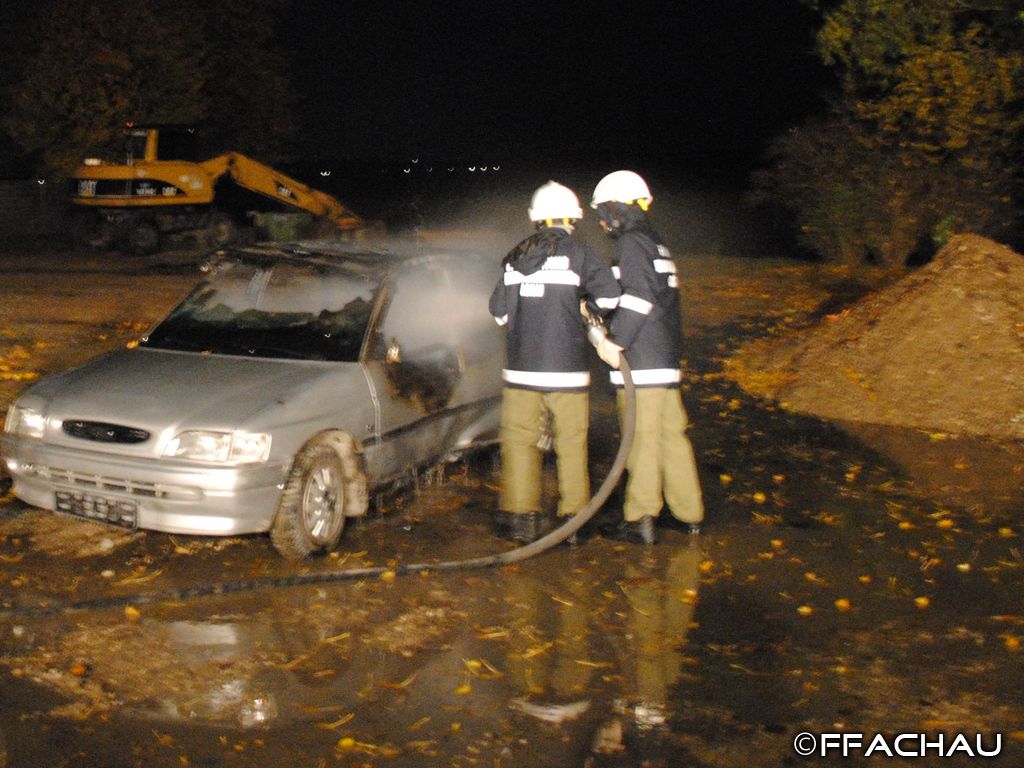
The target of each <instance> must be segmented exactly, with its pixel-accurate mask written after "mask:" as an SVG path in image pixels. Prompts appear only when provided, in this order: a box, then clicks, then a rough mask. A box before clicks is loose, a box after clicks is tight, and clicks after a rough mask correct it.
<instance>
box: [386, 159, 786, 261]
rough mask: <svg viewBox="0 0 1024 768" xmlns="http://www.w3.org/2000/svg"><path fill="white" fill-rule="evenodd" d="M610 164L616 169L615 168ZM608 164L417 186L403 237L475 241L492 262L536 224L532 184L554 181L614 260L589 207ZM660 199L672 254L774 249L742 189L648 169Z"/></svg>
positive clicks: (659, 216) (590, 236)
mask: <svg viewBox="0 0 1024 768" xmlns="http://www.w3.org/2000/svg"><path fill="white" fill-rule="evenodd" d="M610 170H616V169H614V168H609V169H608V171H610ZM606 172H607V171H604V170H601V171H597V172H586V171H579V170H563V171H561V172H559V171H552V172H542V171H539V172H519V173H516V174H513V173H500V174H493V175H491V176H490V177H488V178H486V179H480V178H478V179H473V180H471V181H465V180H464V181H463V183H462V184H460V185H449V186H447V187H439V188H437V189H435V190H431V189H429V188H423V189H420V190H418V191H417V192H416V193H415V197H416V206H415V207H416V208H417V214H418V216H417V218H418V220H417V221H416V223H415V226H411V227H410V226H405V227H403V228H402V230H401V234H402V235H403V236H408V237H415V238H417V239H420V240H427V241H428V242H433V243H442V244H449V245H454V244H456V243H458V242H462V243H463V244H471V245H472V247H474V248H476V249H477V250H479V251H481V253H485V254H489V255H491V256H493V259H494V263H495V265H497V263H498V262H499V261H500V260H501V258H502V257H503V256H504V255H505V254H506V253H507V252H508V251H509V250H510V249H511V248H512V247H513V246H514V245H515V244H516V243H518V242H519V241H520V240H522V239H523V238H524V237H526V236H528V235H529V234H530V233H531V232H532V231H533V224H532V223H531V222H530V221H529V219H528V218H527V213H526V212H527V209H528V208H529V205H530V199H531V197H532V195H533V193H534V191H535V190H536V189H537V188H538V187H539V186H541V185H542V184H545V183H547V182H548V181H550V180H554V181H558V182H559V183H562V184H565V185H566V186H568V187H569V188H570V189H572V190H573V191H575V192H576V195H577V196H578V197H579V200H580V204H581V206H582V208H583V211H584V218H583V220H582V221H581V222H579V224H578V225H577V235H578V236H579V237H581V238H582V239H583V240H585V241H586V242H587V243H588V244H589V245H590V246H591V247H592V248H594V250H595V251H597V253H598V254H599V255H600V256H602V257H604V258H605V260H606V261H610V258H611V251H612V243H611V241H610V239H609V238H608V236H607V235H606V234H605V233H604V231H603V230H602V229H601V228H600V225H599V224H598V220H597V215H596V213H595V212H594V211H593V210H592V209H591V208H590V205H589V204H590V199H591V195H592V193H593V190H594V186H595V185H596V184H597V182H598V181H599V180H600V179H601V177H602V176H604V174H605V173H606ZM639 172H640V173H641V175H644V176H645V178H646V179H647V181H648V184H649V185H650V187H651V191H652V193H653V195H654V204H653V206H652V208H651V212H650V216H651V220H652V221H653V223H654V226H655V228H656V229H657V230H658V232H659V233H660V234H661V236H662V237H663V238H664V240H665V242H666V244H667V245H668V247H669V249H670V250H671V251H672V253H673V254H674V255H676V256H679V257H684V258H686V257H696V258H707V257H734V256H760V255H764V254H765V253H769V252H773V251H774V250H775V249H776V247H777V246H776V244H775V238H774V236H773V234H772V233H771V232H770V231H769V230H768V228H767V227H766V226H765V224H764V223H763V222H761V221H759V220H758V218H757V216H756V215H755V214H754V212H753V211H751V210H750V209H749V208H747V207H745V206H744V204H743V202H742V190H741V189H739V188H737V187H730V186H726V185H724V184H723V185H716V184H713V183H708V182H706V181H699V180H691V179H680V178H677V177H675V176H672V175H664V176H663V175H658V174H645V172H644V170H643V169H639Z"/></svg>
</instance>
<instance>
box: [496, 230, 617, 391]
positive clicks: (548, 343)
mask: <svg viewBox="0 0 1024 768" xmlns="http://www.w3.org/2000/svg"><path fill="white" fill-rule="evenodd" d="M581 299H586V300H587V303H588V306H589V307H590V310H591V312H594V313H595V314H598V315H604V314H607V313H608V312H610V311H611V310H612V309H614V308H615V307H616V306H617V305H618V301H619V284H618V283H617V282H616V280H615V278H614V276H613V275H612V272H611V270H610V269H609V268H608V267H607V266H606V265H605V264H604V263H603V262H602V261H601V260H600V259H599V258H598V257H597V256H596V255H595V254H594V252H593V251H592V250H591V249H590V248H589V247H588V246H586V245H584V244H583V243H582V242H580V241H579V240H577V239H576V238H574V237H572V235H571V234H570V233H569V232H568V231H566V230H565V229H562V228H560V227H545V228H542V229H540V230H539V231H538V232H536V233H535V234H533V235H531V236H530V237H528V238H526V239H525V240H523V241H522V242H521V243H519V244H518V245H517V246H516V247H515V248H513V249H512V250H511V251H510V252H509V254H508V255H507V256H506V257H505V258H504V260H503V261H502V273H501V277H500V278H499V280H498V284H497V285H496V286H495V288H494V292H493V293H492V294H491V300H490V310H491V314H492V315H493V316H494V319H495V320H496V321H497V322H498V324H499V325H505V326H507V336H506V345H505V369H504V371H502V376H503V378H504V380H505V385H506V386H509V387H518V388H522V389H534V390H540V391H550V390H570V391H571V390H578V391H582V390H585V389H586V388H587V387H589V386H590V368H589V364H588V361H587V350H586V336H585V332H584V329H583V324H582V322H581V320H580V300H581Z"/></svg>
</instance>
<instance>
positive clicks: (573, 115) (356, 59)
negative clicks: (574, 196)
mask: <svg viewBox="0 0 1024 768" xmlns="http://www.w3.org/2000/svg"><path fill="white" fill-rule="evenodd" d="M813 29H814V17H813V14H811V13H810V12H808V11H807V10H806V9H805V8H804V7H803V6H802V5H801V4H800V3H799V2H798V0H680V2H678V3H674V4H672V3H656V2H655V3H651V2H638V3H625V2H620V3H605V2H589V3H564V2H563V3H556V2H549V3H543V4H541V3H500V4H499V3H491V4H489V3H486V2H480V1H479V0H478V1H477V2H463V1H462V0H458V1H457V2H446V3H438V4H417V5H410V4H407V3H397V2H391V1H390V0H382V1H381V2H376V3H334V2H331V3H309V2H297V1H296V2H292V3H291V11H290V12H289V14H288V19H287V21H286V24H285V25H284V26H283V28H282V30H281V31H282V40H283V45H284V46H285V48H286V49H287V50H290V51H293V52H294V77H293V83H294V86H295V96H296V104H297V111H296V114H297V115H298V116H299V118H300V124H301V126H302V128H301V133H302V134H303V136H304V141H305V142H308V147H309V148H310V151H312V152H314V153H316V154H318V155H319V157H320V158H322V159H323V161H324V162H325V163H328V164H329V163H331V162H339V161H350V160H353V159H362V160H370V161H375V160H377V159H380V160H383V161H386V162H398V163H402V162H405V161H407V160H411V159H414V158H415V159H422V161H424V162H426V161H441V162H443V161H447V160H452V161H454V160H462V161H467V162H481V163H483V162H499V161H502V160H503V161H505V162H512V163H521V164H522V163H527V164H528V163H538V164H542V163H545V162H574V161H577V162H593V163H598V164H599V163H607V162H612V163H617V164H620V165H622V164H628V163H639V164H643V165H659V166H666V167H668V166H671V167H679V168H682V169H700V170H701V171H702V172H709V173H714V172H715V169H720V170H721V171H722V172H726V171H734V170H737V169H739V170H742V169H745V168H748V167H749V166H750V165H751V164H752V163H754V162H756V159H757V157H758V156H759V155H760V153H761V151H762V149H763V145H764V142H765V140H766V139H767V138H769V137H770V136H771V135H773V134H775V133H777V132H779V131H780V130H783V129H785V128H786V127H787V126H789V125H791V124H794V123H796V122H798V121H799V120H800V118H801V117H802V116H804V115H805V114H807V113H808V112H809V111H811V110H813V109H815V108H816V107H818V106H819V105H820V99H821V93H822V88H823V84H824V76H823V73H822V70H821V68H820V66H819V64H818V62H817V60H816V59H815V57H814V55H813V52H812V46H813Z"/></svg>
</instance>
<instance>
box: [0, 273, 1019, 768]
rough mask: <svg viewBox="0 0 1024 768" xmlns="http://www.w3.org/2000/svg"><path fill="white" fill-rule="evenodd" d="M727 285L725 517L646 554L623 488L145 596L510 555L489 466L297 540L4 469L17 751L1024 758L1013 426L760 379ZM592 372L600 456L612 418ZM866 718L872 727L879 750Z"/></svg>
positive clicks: (699, 445)
mask: <svg viewBox="0 0 1024 768" xmlns="http://www.w3.org/2000/svg"><path fill="white" fill-rule="evenodd" d="M153 266H154V269H153V270H152V271H149V272H147V271H146V270H143V272H144V273H145V279H146V280H156V281H160V280H164V279H166V280H170V281H172V282H171V283H167V284H166V286H165V287H166V295H167V296H168V297H169V296H171V295H172V294H173V289H174V286H175V285H176V284H174V283H173V280H174V279H176V278H175V271H174V269H171V268H170V267H168V268H166V269H164V270H163V273H161V271H160V269H161V267H160V263H156V264H154V265H153ZM97 268H98V269H101V270H102V269H103V267H97ZM23 272H24V270H22V273H19V272H18V270H17V269H14V270H13V271H12V272H11V273H9V275H8V277H7V279H8V280H22V281H29V280H31V279H32V277H31V275H29V274H27V273H26V274H23ZM181 274H184V275H185V276H186V277H187V270H182V272H181ZM51 277H52V276H51ZM739 279H740V278H738V277H736V275H731V276H730V280H737V281H739ZM749 279H751V280H754V281H756V280H757V276H756V275H752V276H751V278H749ZM186 282H187V281H186ZM716 284H717V285H721V284H722V281H716ZM736 284H737V285H738V282H737V283H736ZM53 285H54V283H53V281H52V279H49V280H46V281H43V282H41V284H40V288H39V290H40V291H43V290H49V288H52V287H53ZM137 285H138V284H137ZM145 285H146V288H145V290H147V291H149V292H150V293H151V295H154V294H153V293H152V292H153V291H154V290H155V289H154V288H153V285H155V284H154V283H146V284H145ZM161 285H164V284H163V283H161ZM69 290H71V289H69ZM125 290H126V291H127V295H129V296H132V295H134V294H133V292H132V289H131V287H130V286H127V285H126V286H125ZM135 290H140V289H139V288H138V287H136V288H135ZM737 290H738V289H737ZM72 292H73V291H72ZM741 293H742V291H741ZM160 295H161V296H162V295H164V294H160ZM37 298H38V297H37ZM697 298H698V299H700V298H701V297H700V296H698V297H697ZM705 298H706V297H705ZM762 298H765V297H762ZM769 298H770V297H769ZM130 300H132V299H130ZM737 301H738V304H739V306H738V307H736V308H733V310H732V311H731V312H730V313H729V316H728V317H714V318H712V320H711V321H709V322H707V323H704V324H701V325H698V326H696V327H692V328H691V329H690V335H689V336H688V344H689V348H688V377H687V384H686V389H685V391H684V398H685V401H686V404H687V407H688V410H689V412H690V416H691V420H692V421H693V427H692V431H691V436H692V439H693V442H694V445H695V448H696V451H697V455H698V461H699V465H700V471H701V479H702V482H703V486H704V491H705V502H706V506H707V510H708V521H707V525H706V528H705V530H704V533H703V534H701V535H699V536H692V535H688V534H686V533H683V532H681V531H677V530H674V529H672V528H670V527H667V526H666V527H662V528H660V529H659V541H658V543H657V544H656V545H655V546H654V547H652V548H650V549H646V550H645V549H643V548H640V547H636V546H634V545H627V544H622V543H618V542H616V541H614V540H613V539H612V538H611V537H610V536H609V535H607V532H608V530H609V529H610V528H611V527H613V525H614V522H615V521H616V516H617V509H616V508H615V502H614V501H613V502H612V503H610V504H609V505H608V507H607V508H606V510H604V511H603V512H602V513H601V514H600V515H599V516H598V518H596V519H595V520H594V521H592V523H591V524H590V525H588V527H587V528H586V529H585V536H584V537H583V538H584V540H583V542H582V544H581V545H580V546H577V547H575V548H571V547H568V546H559V547H557V548H555V549H553V550H551V551H549V552H546V553H544V554H542V555H540V556H538V557H536V558H533V559H531V560H528V561H526V562H524V563H521V564H519V565H516V566H509V567H505V568H501V569H487V570H478V571H460V572H455V573H430V572H428V573H426V574H422V575H412V576H398V577H395V578H391V577H390V576H389V575H386V576H385V577H383V578H375V579H372V580H364V581H343V582H337V583H329V582H327V583H322V584H317V585H311V586H277V587H266V586H264V587H260V588H258V589H252V590H244V591H238V592H234V593H232V594H227V595H220V596H209V597H201V598H196V599H188V600H159V601H154V602H148V603H141V604H139V603H131V602H130V599H131V598H132V597H133V596H138V595H146V594H160V595H167V594H168V593H170V592H173V591H174V590H187V589H189V588H192V587H195V586H197V585H203V584H208V583H214V582H231V583H235V582H238V581H243V580H264V579H267V578H277V577H280V578H281V579H287V578H288V577H292V576H296V575H302V574H331V573H340V572H342V571H343V570H344V569H346V568H349V567H353V566H363V565H397V564H400V563H409V562H425V561H426V562H431V561H440V560H450V559H459V558H463V557H470V556H476V555H482V554H487V553H492V552H497V551H501V550H502V549H507V548H508V547H509V546H510V545H509V544H507V543H506V542H504V541H503V540H501V539H499V538H497V537H495V536H494V535H493V534H492V533H491V527H490V519H489V510H490V509H492V508H493V504H494V498H495V490H496V488H495V483H496V481H497V476H496V473H495V468H494V465H493V461H492V460H491V458H490V457H488V456H481V457H477V458H476V460H475V461H472V462H469V463H465V464H455V465H451V466H449V467H448V468H447V470H446V472H444V473H443V474H444V481H443V482H439V481H440V480H441V478H440V476H439V475H438V476H434V477H431V478H423V480H424V482H423V484H422V485H423V487H422V488H420V489H419V491H418V492H413V491H412V490H407V491H405V492H403V493H399V494H396V495H393V496H390V497H388V498H385V499H383V500H382V502H383V503H382V505H381V507H379V508H378V509H377V510H375V511H373V512H372V513H371V515H370V517H369V518H368V519H367V520H366V521H365V522H363V523H361V524H360V525H358V526H353V527H351V528H350V529H348V530H347V531H346V533H345V536H344V539H343V543H342V547H341V548H340V550H339V551H338V552H337V553H336V555H335V556H332V557H330V558H324V559H320V560H314V561H309V562H306V563H301V564H291V563H287V562H285V561H283V560H282V559H281V558H279V557H278V556H277V555H276V553H275V552H274V550H273V549H272V547H271V545H270V543H269V540H268V539H266V538H265V537H245V538H232V539H201V538H189V537H172V536H167V535H163V534H143V533H127V532H122V531H118V530H114V529H111V528H106V527H100V526H98V525H93V524H91V523H86V522H78V521H71V520H64V519H60V518H56V517H54V516H52V515H49V514H45V513H41V512H40V511H38V510H33V509H31V508H28V507H26V506H24V505H23V504H21V503H20V502H18V501H16V500H14V499H13V498H11V497H10V494H9V493H8V488H9V486H8V484H7V482H6V480H0V679H2V685H0V768H15V767H18V768H20V767H21V766H31V767H32V768H35V766H43V765H46V766H75V767H85V766H90V767H91V766H110V767H111V768H114V767H117V768H120V767H121V766H220V765H237V766H271V765H274V766H277V765H281V766H402V767H403V768H404V767H405V766H411V767H413V768H415V767H417V766H438V765H445V766H488V767H489V768H493V767H495V766H503V767H504V766H525V767H528V768H533V767H537V768H539V767H540V766H594V767H600V766H673V767H675V766H699V767H702V768H719V767H723V768H724V767H725V766H729V767H730V768H731V767H733V766H785V765H798V764H805V763H806V764H810V765H813V764H823V765H824V764H840V763H842V764H851V765H876V764H883V765H884V764H890V763H892V764H896V763H899V764H911V765H936V766H937V765H969V764H973V763H974V762H975V761H976V759H982V758H971V757H970V756H969V754H968V753H969V752H973V753H974V754H976V755H977V754H980V752H982V751H985V752H992V751H995V750H996V749H997V748H998V749H999V755H998V756H997V757H995V758H989V759H988V762H989V763H995V764H998V765H1007V766H1017V765H1021V764H1022V761H1024V708H1022V704H1024V694H1022V693H1021V691H1022V690H1024V665H1022V664H1021V659H1022V656H1021V650H1020V642H1021V638H1022V637H1024V605H1022V598H1021V595H1022V590H1021V587H1022V584H1024V546H1022V539H1021V535H1022V533H1024V525H1022V524H1021V521H1020V510H1021V502H1022V496H1024V494H1022V478H1024V451H1022V450H1021V447H1020V446H1015V445H999V444H995V443H988V442H985V441H979V440H973V441H968V440H964V439H958V438H957V437H955V436H951V435H946V434H943V433H923V432H918V431H913V430H910V431H900V430H894V429H888V428H884V429H883V428H878V427H866V426H862V425H861V426H858V425H836V424H830V423H826V422H822V421H820V420H817V419H812V418H807V417H803V416H800V415H798V414H793V413H789V412H786V411H785V410H782V409H781V408H779V407H777V406H775V405H774V404H772V403H768V402H765V401H760V400H756V399H754V398H752V397H749V396H747V395H745V394H744V393H743V392H742V391H740V390H739V389H738V388H736V387H735V386H734V385H733V384H731V383H730V382H729V381H728V380H727V379H725V378H724V377H723V376H721V375H720V372H721V365H722V360H723V359H724V358H725V357H726V356H727V355H728V353H729V351H730V350H731V349H732V348H733V347H734V346H735V345H736V344H737V343H738V342H739V341H740V340H742V339H744V338H749V337H750V336H751V335H756V334H759V333H763V332H764V331H765V329H766V327H767V323H766V321H765V320H764V319H763V316H762V315H760V314H758V313H757V312H756V310H757V306H754V305H751V307H750V309H751V312H750V316H744V313H743V311H742V305H743V297H742V296H739V297H738V298H737ZM30 303H31V302H29V304H30ZM29 304H26V305H25V306H26V307H27V306H29ZM143 304H144V302H143ZM11 306H12V305H11V304H8V305H7V307H8V309H7V310H6V311H13V310H11V309H10V307H11ZM146 307H147V308H143V309H139V310H138V311H135V310H125V309H123V308H121V309H117V311H112V312H111V313H109V316H108V315H104V316H103V317H100V318H88V320H89V323H87V324H86V325H85V326H84V328H85V329H86V330H82V331H81V335H80V336H79V337H76V339H77V340H72V339H71V338H70V337H62V336H59V335H54V336H49V337H47V338H46V339H42V338H40V337H38V336H33V335H31V334H29V332H28V331H27V330H25V329H26V328H27V327H28V326H26V325H18V320H17V318H14V319H13V320H12V319H11V318H10V317H8V318H5V323H6V325H7V327H8V329H12V328H13V329H15V331H16V332H17V333H18V334H21V335H20V336H19V337H18V338H17V339H13V338H12V339H11V341H10V344H8V346H7V347H6V348H5V349H8V350H9V349H11V348H13V346H17V345H20V346H21V347H22V348H23V349H24V350H27V351H26V352H25V356H24V358H21V359H22V360H23V364H22V363H18V361H17V360H11V361H9V367H8V369H7V373H9V374H16V373H18V372H19V371H28V370H29V369H31V368H32V367H33V365H34V366H35V368H36V369H40V370H41V371H42V372H45V370H46V368H47V367H48V366H54V367H57V368H59V367H60V363H61V362H62V361H66V362H67V363H70V362H71V361H72V360H71V358H74V357H75V356H80V355H84V354H85V353H86V352H88V351H89V350H90V349H94V348H95V347H96V346H97V345H98V344H100V343H101V342H102V341H103V340H99V339H97V338H96V335H97V333H99V332H102V333H103V334H109V335H111V336H112V338H114V339H115V340H116V338H117V334H119V333H122V334H129V333H131V332H132V328H133V326H134V325H137V324H140V323H141V322H142V321H141V320H140V318H139V315H141V314H144V313H145V312H147V311H152V308H151V307H148V305H146ZM59 316H60V311H59V309H58V310H53V311H52V316H50V317H49V320H48V322H50V325H49V326H48V327H49V328H51V331H52V333H53V334H59V332H60V331H59V328H62V327H65V326H61V325H60V323H59V322H58V320H59ZM117 318H120V319H117ZM29 319H30V318H29V317H28V316H27V315H26V317H24V318H22V319H21V322H22V323H25V322H27V321H28V320H29ZM143 319H144V318H143ZM90 323H91V324H90ZM97 323H106V324H107V326H104V328H106V330H103V328H100V331H97V327H99V326H97V325H96V324H97ZM53 329H58V330H53ZM40 341H46V342H47V344H50V345H52V346H43V347H38V346H37V344H38V343H39V342H40ZM4 383H5V384H7V385H10V386H11V387H13V388H16V386H17V384H18V380H17V379H14V378H10V377H8V378H7V379H5V381H4ZM596 390H597V391H596V392H595V396H594V411H595V414H594V429H593V437H594V440H593V456H594V461H593V471H594V476H595V480H600V478H601V476H602V473H603V472H604V471H605V470H606V469H607V467H608V466H609V464H610V462H611V457H612V451H613V450H614V448H615V437H616V430H615V423H614V418H613V414H612V409H611V400H610V398H609V396H608V393H607V392H606V391H604V390H603V388H601V387H597V388H596ZM5 391H6V390H5ZM8 401H9V400H5V402H4V405H6V402H8ZM547 479H548V480H549V481H550V480H552V479H553V478H552V477H551V476H549V477H548V478H547ZM427 480H431V481H432V482H429V483H428V482H426V481H427ZM550 491H551V489H550V488H548V492H549V496H550ZM119 597H123V598H127V600H126V604H116V603H114V604H111V605H110V606H109V607H106V608H101V609H89V610H77V609H72V610H67V611H60V610H59V609H61V607H68V606H71V607H73V606H74V605H75V604H79V603H83V602H85V601H90V600H97V599H105V598H119ZM41 609H45V610H57V612H56V613H51V614H44V613H42V612H41ZM823 733H846V734H857V733H859V734H863V737H862V741H863V746H862V747H860V748H857V747H853V746H851V757H849V758H847V759H842V758H841V749H840V748H829V749H828V750H826V756H825V757H822V756H821V750H820V738H819V741H818V743H819V748H818V749H817V750H816V756H812V757H810V758H804V757H800V756H799V754H798V753H797V751H796V749H795V747H794V740H795V739H797V737H798V735H799V734H812V735H814V736H820V734H823ZM905 733H906V734H919V733H924V734H926V740H927V742H928V743H929V744H930V745H931V746H928V747H926V748H925V750H924V751H925V756H924V757H902V758H901V757H898V756H895V757H893V758H892V759H889V758H887V757H886V753H887V751H888V752H890V753H892V754H893V755H897V754H898V753H897V749H902V750H903V752H904V753H915V752H919V751H921V746H920V740H919V739H918V738H917V737H915V738H914V739H912V740H907V739H905V740H903V741H901V742H899V743H898V744H897V743H896V739H897V737H898V736H899V735H900V734H905ZM876 734H881V736H882V739H883V744H884V746H885V748H883V747H882V746H880V745H878V744H877V742H876V745H875V749H874V751H873V754H871V755H870V756H864V751H865V750H866V749H867V747H868V745H869V744H871V743H872V740H873V739H874V737H875V735H876ZM940 734H941V737H940ZM957 734H963V735H964V740H961V741H957ZM940 738H941V739H942V740H943V745H944V746H943V747H942V748H941V751H942V752H949V751H951V750H954V755H953V757H949V758H943V757H940V756H939V754H938V752H939V751H940V748H939V747H937V746H936V743H937V742H938V740H939V739H940ZM806 739H807V737H802V738H801V739H800V740H799V745H800V746H801V747H805V746H807V745H808V744H809V742H808V741H807V740H806Z"/></svg>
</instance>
